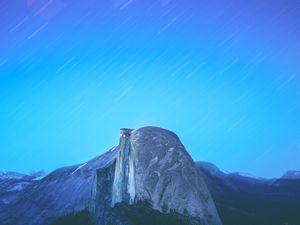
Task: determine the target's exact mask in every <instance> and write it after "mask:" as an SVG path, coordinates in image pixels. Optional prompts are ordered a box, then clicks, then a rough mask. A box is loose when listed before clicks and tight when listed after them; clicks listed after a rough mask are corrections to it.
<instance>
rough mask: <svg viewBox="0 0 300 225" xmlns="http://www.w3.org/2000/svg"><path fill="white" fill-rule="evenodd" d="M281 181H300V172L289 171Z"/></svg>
mask: <svg viewBox="0 0 300 225" xmlns="http://www.w3.org/2000/svg"><path fill="white" fill-rule="evenodd" d="M281 179H288V180H298V179H300V171H296V170H291V171H287V172H286V173H285V174H283V176H282V177H281Z"/></svg>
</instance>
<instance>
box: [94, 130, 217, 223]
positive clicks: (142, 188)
mask: <svg viewBox="0 0 300 225" xmlns="http://www.w3.org/2000/svg"><path fill="white" fill-rule="evenodd" d="M90 212H91V215H92V218H93V221H95V225H106V224H122V225H123V224H124V225H138V224H141V223H143V224H145V218H149V219H148V220H146V221H147V224H149V225H150V224H151V225H155V224H157V222H156V221H164V223H163V224H164V225H167V224H174V222H175V221H177V222H178V223H179V221H180V223H179V224H187V225H188V224H193V225H219V224H222V223H221V220H220V218H219V215H218V213H217V210H216V207H215V204H214V202H213V200H212V198H211V195H210V193H209V191H208V189H207V187H206V184H205V182H204V180H203V178H202V176H201V174H200V172H199V170H198V168H197V166H196V164H195V163H194V161H193V160H192V158H191V157H190V156H189V154H188V153H187V151H186V150H185V148H184V146H183V145H182V143H181V142H180V140H179V138H178V137H177V135H176V134H174V133H173V132H170V131H167V130H164V129H161V128H157V127H144V128H141V129H138V130H134V131H133V130H130V129H121V137H120V143H119V145H118V156H117V159H116V162H115V165H114V166H113V167H111V168H105V169H100V170H98V171H97V175H96V179H95V182H94V188H93V192H92V200H91V207H90ZM151 218H152V219H151ZM153 218H156V219H155V220H156V221H153ZM174 218H176V219H174ZM160 223H162V222H160Z"/></svg>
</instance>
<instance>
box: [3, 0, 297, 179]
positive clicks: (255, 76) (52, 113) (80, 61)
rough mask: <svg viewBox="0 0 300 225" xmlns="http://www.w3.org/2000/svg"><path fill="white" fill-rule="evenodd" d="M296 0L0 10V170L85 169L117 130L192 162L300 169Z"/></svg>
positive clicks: (108, 1)
mask: <svg viewBox="0 0 300 225" xmlns="http://www.w3.org/2000/svg"><path fill="white" fill-rule="evenodd" d="M299 17H300V3H299V1H296V0H279V1H275V2H274V1H271V0H264V1H260V0H253V1H243V0H229V1H222V2H221V1H217V0H163V1H161V0H155V1H137V0H118V1H117V0H115V1H112V0H103V1H95V0H87V1H84V3H83V1H76V2H74V1H71V0H52V1H49V0H13V1H0V38H1V42H0V106H1V110H0V124H1V126H0V155H1V157H0V171H3V170H5V171H19V172H28V171H32V170H40V169H44V170H46V171H47V172H50V171H52V170H54V169H56V168H58V167H62V166H68V165H73V164H77V163H82V162H85V161H87V160H89V159H91V158H93V157H95V156H97V155H99V154H102V153H104V152H105V151H107V150H109V149H110V148H111V147H113V146H115V145H117V144H118V138H119V129H120V128H121V127H129V128H139V127H142V126H159V127H163V128H166V129H169V130H172V131H173V132H175V133H176V134H177V135H178V136H179V137H180V139H181V141H182V143H183V144H184V145H185V147H186V148H187V150H188V151H189V153H190V154H191V155H192V157H193V159H194V160H196V161H209V162H212V163H214V164H216V165H217V166H218V167H219V168H220V169H222V170H225V171H238V172H242V173H248V174H251V175H253V176H259V177H280V176H281V175H282V174H283V173H284V172H285V171H287V170H300V67H299V60H300V42H299V40H300V18H299Z"/></svg>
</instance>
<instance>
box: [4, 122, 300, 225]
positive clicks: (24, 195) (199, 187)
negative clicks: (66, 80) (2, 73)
mask: <svg viewBox="0 0 300 225" xmlns="http://www.w3.org/2000/svg"><path fill="white" fill-rule="evenodd" d="M1 177H2V178H1ZM293 177H294V176H293ZM299 202H300V179H296V178H295V179H271V180H270V179H255V178H251V177H246V176H241V175H239V174H238V173H224V172H222V171H221V170H219V169H218V168H217V167H216V166H215V165H213V164H211V163H207V162H197V163H194V161H193V160H192V159H191V157H190V156H189V154H188V153H187V151H186V150H185V148H184V146H183V145H182V143H181V142H180V140H179V138H178V137H177V135H176V134H174V133H173V132H170V131H168V130H164V129H161V128H156V127H145V128H140V129H138V130H130V129H122V130H121V136H120V142H119V145H118V146H116V147H114V148H112V149H110V150H109V151H108V152H106V153H105V154H103V155H101V156H98V157H96V158H94V159H92V160H90V161H88V162H86V163H83V164H79V165H75V166H70V167H64V168H60V169H57V170H55V171H54V172H52V173H50V174H48V175H47V176H44V177H43V176H42V177H39V178H38V176H37V177H34V176H32V177H31V178H30V176H28V175H22V174H17V173H8V174H7V173H6V174H3V173H2V174H1V175H0V221H1V222H0V224H1V225H28V224H30V225H105V224H111V225H140V224H143V225H148V224H149V225H154V224H160V225H168V224H172V225H173V224H178V225H184V224H210V225H214V224H221V223H223V224H224V225H253V224H256V225H277V224H278V225H286V224H289V225H299V224H300V217H299V212H300V207H299ZM220 218H221V219H220ZM221 221H222V222H221Z"/></svg>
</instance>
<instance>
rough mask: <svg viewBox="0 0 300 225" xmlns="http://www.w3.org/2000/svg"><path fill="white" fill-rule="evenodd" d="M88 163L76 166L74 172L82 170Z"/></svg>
mask: <svg viewBox="0 0 300 225" xmlns="http://www.w3.org/2000/svg"><path fill="white" fill-rule="evenodd" d="M86 164H87V163H84V164H82V165H80V166H78V167H77V168H76V170H74V171H73V172H72V174H74V173H76V172H77V171H78V170H80V169H81V168H82V167H84V166H85V165H86Z"/></svg>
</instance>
